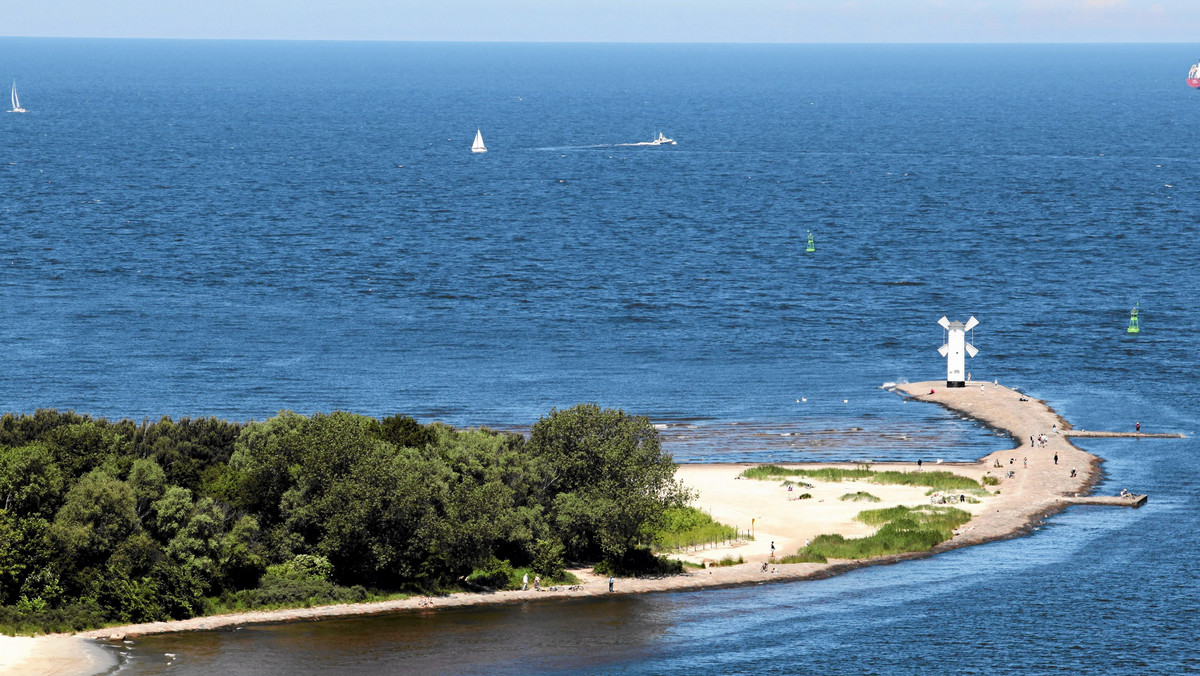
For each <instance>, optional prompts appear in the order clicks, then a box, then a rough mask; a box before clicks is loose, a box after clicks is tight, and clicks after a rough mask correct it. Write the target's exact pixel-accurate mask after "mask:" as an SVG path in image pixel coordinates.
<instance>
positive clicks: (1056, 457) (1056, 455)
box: [1054, 453, 1058, 465]
mask: <svg viewBox="0 0 1200 676" xmlns="http://www.w3.org/2000/svg"><path fill="white" fill-rule="evenodd" d="M1054 464H1056V465H1057V464H1058V454H1057V453H1055V454H1054Z"/></svg>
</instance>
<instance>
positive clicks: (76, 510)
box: [50, 470, 141, 567]
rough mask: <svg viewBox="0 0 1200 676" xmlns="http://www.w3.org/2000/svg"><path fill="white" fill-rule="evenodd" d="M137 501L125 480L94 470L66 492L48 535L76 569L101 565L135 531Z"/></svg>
mask: <svg viewBox="0 0 1200 676" xmlns="http://www.w3.org/2000/svg"><path fill="white" fill-rule="evenodd" d="M136 510H137V499H136V498H135V497H134V494H133V489H131V488H130V487H129V485H128V484H126V483H125V482H124V481H120V480H119V479H114V478H113V477H111V476H109V475H108V474H106V473H104V472H102V471H100V470H95V471H92V472H89V473H88V474H85V475H84V476H83V477H81V478H80V479H79V481H78V482H77V483H76V484H75V485H74V486H72V487H71V490H70V491H68V492H67V497H66V501H65V502H64V503H63V506H62V507H61V508H60V509H59V510H58V513H57V514H56V515H55V516H54V523H53V524H52V525H51V527H50V536H51V538H52V539H53V540H54V541H55V542H56V543H57V545H58V547H59V548H60V549H61V551H62V552H63V554H64V557H65V560H66V562H69V563H72V564H74V566H76V567H85V566H89V565H94V564H98V563H103V562H104V561H105V560H106V559H107V558H108V556H109V555H110V554H112V552H113V551H114V550H115V549H116V547H117V545H118V544H120V543H121V541H122V540H124V539H125V538H127V537H129V536H130V535H132V534H133V533H134V532H136V531H137V530H138V529H139V528H140V527H141V524H140V522H139V521H138V517H137V511H136Z"/></svg>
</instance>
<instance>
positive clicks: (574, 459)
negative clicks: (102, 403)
mask: <svg viewBox="0 0 1200 676" xmlns="http://www.w3.org/2000/svg"><path fill="white" fill-rule="evenodd" d="M674 472H675V466H674V464H673V463H672V461H671V459H670V457H669V456H667V455H665V454H664V453H663V452H662V449H661V447H660V445H659V440H658V435H657V433H656V432H655V430H654V428H653V426H652V425H651V424H650V423H649V421H648V420H647V419H646V418H642V417H634V416H630V415H627V414H625V413H623V412H621V411H618V410H608V409H601V408H600V407H598V406H595V405H581V406H576V407H574V408H571V409H568V410H564V411H552V412H551V413H550V414H549V415H547V416H546V417H544V418H542V419H541V420H539V421H538V422H537V424H535V425H534V427H533V430H532V433H531V436H530V438H529V439H528V440H526V439H525V437H523V436H521V435H517V434H511V433H503V432H496V431H492V430H488V429H462V430H460V429H455V428H452V427H449V426H446V425H442V424H438V423H434V424H430V425H422V424H420V423H418V422H417V421H416V420H413V419H412V418H409V417H406V416H391V417H388V418H385V419H383V420H377V419H374V418H370V417H365V416H360V415H354V414H350V413H344V412H335V413H331V414H316V415H313V416H311V417H306V416H301V415H297V414H295V413H291V412H288V411H283V412H281V413H280V414H279V415H277V416H276V417H274V418H271V419H269V420H265V421H262V422H250V423H245V424H235V423H229V422H225V421H221V420H216V419H212V418H208V419H197V420H192V419H186V418H185V419H182V420H177V421H175V420H170V419H168V418H163V419H161V420H159V421H158V422H155V423H149V422H142V423H136V422H133V421H130V420H122V421H119V422H115V423H114V422H109V421H106V420H103V419H92V418H89V417H87V416H81V415H78V414H75V413H71V412H67V413H59V412H56V411H47V410H41V411H37V412H36V413H34V414H32V415H11V414H9V415H5V416H3V417H2V418H0V606H5V607H4V608H0V611H2V612H3V613H6V614H5V615H4V617H8V618H11V617H13V615H14V613H15V614H17V615H20V614H22V613H24V614H26V615H31V614H37V613H48V612H52V611H54V610H55V609H63V608H81V609H84V610H83V611H81V612H84V611H86V612H85V615H86V617H87V618H89V619H88V620H87V622H90V623H95V622H100V621H114V620H115V621H143V620H152V619H166V618H180V617H187V616H190V615H194V614H197V613H201V612H203V609H204V606H205V603H206V601H205V599H206V598H215V597H218V596H222V595H228V594H231V593H254V594H258V595H259V596H258V597H256V598H259V600H260V601H261V602H264V603H267V602H282V601H281V600H286V599H287V598H291V597H294V595H295V594H297V593H305V594H307V593H309V592H310V591H311V590H313V589H323V590H326V592H323V593H327V595H330V597H331V598H332V597H337V598H344V599H345V600H353V599H354V598H361V597H362V591H361V590H363V589H364V588H372V589H393V590H399V589H428V588H432V587H436V586H440V585H445V584H452V583H454V582H455V581H459V580H463V579H464V578H466V576H468V575H469V574H471V573H472V571H473V570H476V569H478V568H480V567H492V568H494V567H496V566H497V565H501V564H498V563H497V562H504V563H503V564H502V565H510V564H511V565H514V566H532V567H534V569H535V570H540V571H543V572H544V574H549V573H550V572H551V571H554V570H561V568H562V566H563V564H564V557H566V558H569V559H570V560H574V561H600V560H613V559H617V558H620V557H622V556H624V555H625V554H626V552H627V551H628V550H629V549H630V548H631V547H632V546H634V544H635V543H636V541H637V538H638V533H639V532H644V528H645V527H646V526H647V525H652V524H654V523H655V522H656V521H657V520H659V519H660V518H661V515H662V513H663V510H664V509H666V508H668V507H671V506H675V505H679V504H681V503H682V502H684V501H685V500H686V497H687V496H686V493H685V491H683V490H682V488H681V487H680V486H679V485H678V484H677V483H676V482H675V480H674ZM339 589H340V590H343V591H341V592H336V593H335V591H336V590H339ZM246 590H252V592H251V591H246ZM297 590H299V591H297ZM330 590H334V591H330ZM354 590H360V591H354ZM338 594H341V596H338Z"/></svg>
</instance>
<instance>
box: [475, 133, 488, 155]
mask: <svg viewBox="0 0 1200 676" xmlns="http://www.w3.org/2000/svg"><path fill="white" fill-rule="evenodd" d="M471 152H473V153H486V152H487V147H486V146H484V145H483V132H482V131H480V130H478V129H476V130H475V142H474V143H472V144H471Z"/></svg>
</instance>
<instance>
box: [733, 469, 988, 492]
mask: <svg viewBox="0 0 1200 676" xmlns="http://www.w3.org/2000/svg"><path fill="white" fill-rule="evenodd" d="M742 476H744V477H746V478H747V479H759V480H775V479H781V478H786V477H793V476H803V477H809V478H812V479H816V480H818V481H831V482H840V481H846V480H851V481H856V480H866V481H873V482H875V483H878V484H890V485H900V486H927V487H929V488H933V489H935V490H939V491H965V490H969V489H972V488H979V487H980V486H979V482H977V481H975V480H974V479H972V478H970V477H965V476H962V475H960V474H954V473H952V472H946V471H941V470H938V471H933V472H897V471H895V470H885V471H875V470H873V469H871V466H870V465H858V466H857V467H855V468H854V469H844V468H841V467H818V468H813V469H809V468H804V467H801V468H796V469H788V468H785V467H780V466H779V465H759V466H757V467H749V468H747V469H746V470H744V471H743V472H742ZM984 480H985V483H986V480H987V477H984Z"/></svg>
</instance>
